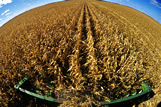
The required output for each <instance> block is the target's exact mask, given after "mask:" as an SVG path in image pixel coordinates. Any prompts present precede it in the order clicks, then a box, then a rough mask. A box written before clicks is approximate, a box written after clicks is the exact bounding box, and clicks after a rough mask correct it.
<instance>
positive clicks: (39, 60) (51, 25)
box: [0, 0, 158, 106]
mask: <svg viewBox="0 0 161 107" xmlns="http://www.w3.org/2000/svg"><path fill="white" fill-rule="evenodd" d="M57 5H59V6H57ZM57 5H56V4H50V5H48V6H46V7H45V6H44V7H40V8H39V10H36V9H35V10H32V11H31V12H28V13H25V14H24V16H25V18H24V16H23V15H21V17H23V19H22V21H20V22H18V21H17V22H16V21H14V20H16V19H14V20H13V22H12V21H11V22H9V23H8V24H6V26H8V27H7V29H8V31H3V32H2V33H0V36H1V38H2V39H1V40H0V41H1V43H0V50H1V51H0V83H1V85H0V104H2V105H5V106H7V105H8V104H18V102H21V103H22V102H23V101H22V96H21V95H20V94H18V93H17V92H16V91H15V89H13V86H14V85H15V84H16V83H17V82H18V81H19V80H21V79H22V78H23V77H25V76H30V79H31V80H30V81H31V82H32V83H34V84H35V85H37V86H39V87H40V89H42V90H45V92H51V93H54V95H55V96H54V97H56V98H58V99H60V100H63V101H64V102H63V104H62V105H61V106H67V105H68V106H92V105H95V106H99V104H100V103H99V101H111V100H114V99H118V98H122V97H123V96H122V95H123V93H126V92H128V91H130V90H135V89H139V88H140V87H139V84H141V82H142V81H143V80H145V81H147V82H148V83H151V84H153V83H152V81H151V80H150V78H151V77H153V75H154V72H153V70H154V69H155V70H157V67H156V66H155V64H156V62H155V61H154V60H153V59H151V58H152V57H151V55H149V53H150V51H147V47H146V45H145V44H144V41H142V40H141V39H140V36H141V35H142V33H141V32H139V31H138V30H136V29H135V28H133V27H129V26H128V23H123V22H124V21H123V20H121V19H120V18H119V17H114V16H113V15H112V14H111V13H108V12H107V10H104V9H103V8H102V7H101V6H102V5H96V3H95V1H93V0H89V1H79V0H78V1H77V0H75V1H74V0H73V1H66V2H62V3H57ZM46 10H47V11H46ZM32 12H34V13H35V14H36V15H35V16H32V15H31V13H32ZM40 12H41V13H40ZM29 15H30V16H32V17H30V16H29ZM19 17H20V16H19ZM19 17H17V20H18V18H19ZM16 23H20V25H19V26H18V27H17V28H16V29H15V30H13V28H12V27H9V24H10V25H13V24H16ZM6 26H3V27H6ZM13 27H14V25H13ZM0 30H1V29H0ZM150 60H151V61H150ZM151 62H152V63H151ZM155 67H156V68H155ZM157 71H158V70H157ZM150 76H151V77H150ZM49 85H53V86H54V88H51V87H49Z"/></svg>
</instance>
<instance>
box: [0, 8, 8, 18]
mask: <svg viewBox="0 0 161 107" xmlns="http://www.w3.org/2000/svg"><path fill="white" fill-rule="evenodd" d="M8 11H10V9H7V10H6V11H4V12H3V13H2V14H1V15H2V16H3V15H4V14H6V13H7V12H8Z"/></svg>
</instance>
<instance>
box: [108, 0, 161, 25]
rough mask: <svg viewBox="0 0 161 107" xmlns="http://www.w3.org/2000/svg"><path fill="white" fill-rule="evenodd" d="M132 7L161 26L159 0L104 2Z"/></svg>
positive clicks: (112, 0) (160, 1) (114, 0)
mask: <svg viewBox="0 0 161 107" xmlns="http://www.w3.org/2000/svg"><path fill="white" fill-rule="evenodd" d="M105 1H109V2H114V3H118V4H122V5H126V6H129V7H132V8H134V9H136V10H139V11H141V12H143V13H145V14H147V15H148V16H150V17H152V18H153V19H155V20H156V21H158V22H159V23H160V24H161V0H105Z"/></svg>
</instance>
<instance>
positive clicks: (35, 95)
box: [14, 77, 59, 102]
mask: <svg viewBox="0 0 161 107" xmlns="http://www.w3.org/2000/svg"><path fill="white" fill-rule="evenodd" d="M27 80H28V78H26V77H25V78H24V79H22V80H21V81H20V82H19V83H18V84H16V85H15V86H14V88H15V89H17V90H19V91H21V92H24V93H26V94H28V95H31V96H33V97H36V98H40V99H42V100H47V101H51V102H59V101H58V100H57V99H55V98H52V97H46V96H42V95H39V94H36V93H34V92H31V91H28V90H26V89H23V88H21V85H22V84H23V83H25V82H26V81H27ZM36 91H37V92H39V93H41V90H36ZM50 95H51V93H50Z"/></svg>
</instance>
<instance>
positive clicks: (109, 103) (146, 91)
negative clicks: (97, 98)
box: [101, 82, 152, 105]
mask: <svg viewBox="0 0 161 107" xmlns="http://www.w3.org/2000/svg"><path fill="white" fill-rule="evenodd" d="M141 87H142V90H143V91H142V92H141V93H138V94H135V95H131V96H128V97H125V98H122V99H117V100H113V101H111V102H108V101H101V105H112V104H116V103H121V102H125V101H128V100H132V99H135V98H137V97H140V96H142V95H145V94H148V93H149V92H151V91H152V89H151V88H150V87H149V86H148V84H147V83H145V82H144V83H142V84H141Z"/></svg>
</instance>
